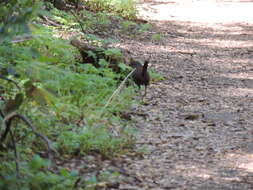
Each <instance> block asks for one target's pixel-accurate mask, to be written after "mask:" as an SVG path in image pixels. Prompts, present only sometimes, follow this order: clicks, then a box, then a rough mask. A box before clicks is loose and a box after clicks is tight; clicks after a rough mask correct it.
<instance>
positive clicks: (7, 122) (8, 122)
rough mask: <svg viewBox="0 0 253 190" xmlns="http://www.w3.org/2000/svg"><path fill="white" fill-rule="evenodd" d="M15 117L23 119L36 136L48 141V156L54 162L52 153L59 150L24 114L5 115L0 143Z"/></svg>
mask: <svg viewBox="0 0 253 190" xmlns="http://www.w3.org/2000/svg"><path fill="white" fill-rule="evenodd" d="M14 118H19V119H21V120H22V121H23V122H24V123H25V124H26V125H27V126H28V127H30V128H31V129H32V132H33V133H34V134H35V135H36V136H38V137H40V138H41V139H42V140H44V141H45V142H46V144H47V148H48V154H49V155H48V156H49V159H50V161H51V162H52V164H53V163H54V162H53V155H52V153H57V151H56V150H55V149H54V148H53V146H52V143H51V141H50V140H49V139H48V138H47V137H46V136H44V135H42V134H40V133H38V132H37V131H36V129H35V127H34V126H33V125H32V124H31V122H30V121H29V120H28V119H27V118H25V117H24V116H22V115H20V114H17V113H16V112H12V113H10V114H8V115H7V116H5V117H4V120H3V126H4V127H5V132H4V134H3V135H2V136H1V138H0V143H1V142H3V141H4V140H5V137H6V135H7V133H8V132H9V131H10V127H11V122H12V120H13V119H14Z"/></svg>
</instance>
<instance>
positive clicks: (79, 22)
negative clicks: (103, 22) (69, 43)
mask: <svg viewBox="0 0 253 190" xmlns="http://www.w3.org/2000/svg"><path fill="white" fill-rule="evenodd" d="M70 12H71V13H72V15H73V16H74V17H75V19H76V21H77V22H78V24H79V25H80V27H81V30H82V32H83V34H86V32H85V30H84V28H83V24H82V23H81V21H80V20H79V18H78V17H77V15H76V14H75V13H74V11H70Z"/></svg>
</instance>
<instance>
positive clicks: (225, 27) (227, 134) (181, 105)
mask: <svg viewBox="0 0 253 190" xmlns="http://www.w3.org/2000/svg"><path fill="white" fill-rule="evenodd" d="M141 7H142V8H141V10H142V11H141V14H142V15H143V17H144V18H148V19H150V20H159V21H153V22H154V23H156V26H157V27H158V29H159V30H160V32H161V35H162V40H161V41H160V42H159V43H155V42H151V41H150V40H142V41H139V42H137V41H129V42H127V43H126V44H122V46H125V47H127V48H129V49H131V50H132V52H136V56H138V55H141V57H142V58H145V57H148V55H149V54H151V55H152V66H151V67H152V68H154V69H155V70H157V71H158V72H160V73H161V74H162V75H164V76H165V77H166V79H165V80H164V81H161V82H159V83H155V84H152V85H151V87H150V90H149V91H148V95H147V97H146V99H145V100H146V102H148V105H143V106H141V107H139V108H138V110H136V112H142V113H144V115H145V117H143V116H135V120H136V122H137V126H138V128H139V129H140V135H139V138H138V147H139V148H145V150H146V151H147V153H146V154H145V155H144V156H143V158H141V159H140V158H136V159H135V160H131V161H129V162H127V163H126V164H125V165H124V168H125V170H127V171H128V173H129V174H132V175H135V176H136V178H135V179H134V180H132V181H131V182H125V183H122V184H121V185H120V187H118V188H117V189H128V190H130V189H138V190H141V189H145V190H151V189H154V190H159V189H161V190H162V189H187V190H188V189H198V190H209V189H212V190H213V189H215V190H225V189H233V190H235V189H238V190H250V189H253V142H252V134H253V114H252V113H253V42H252V41H253V11H252V10H253V2H250V1H241V2H240V1H219V0H217V1H212V0H209V1H204V0H192V1H186V0H185V1H173V0H172V1H165V0H160V1H158V0H157V1H155V0H153V1H152V0H150V1H148V2H147V1H146V3H144V4H143V5H142V6H141ZM200 7H201V9H200ZM250 9H251V11H250Z"/></svg>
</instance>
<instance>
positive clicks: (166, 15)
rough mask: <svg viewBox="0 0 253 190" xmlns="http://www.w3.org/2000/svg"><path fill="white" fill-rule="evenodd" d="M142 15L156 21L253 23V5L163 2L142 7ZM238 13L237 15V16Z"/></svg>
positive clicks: (248, 3) (208, 1)
mask: <svg viewBox="0 0 253 190" xmlns="http://www.w3.org/2000/svg"><path fill="white" fill-rule="evenodd" d="M139 10H140V15H141V16H144V17H147V18H152V19H154V20H159V21H162V20H178V21H192V22H203V23H224V22H226V23H230V22H249V23H252V22H253V11H252V10H253V3H252V2H247V1H243V2H240V1H230V2H217V1H210V0H205V1H203V0H202V1H191V0H183V1H176V0H174V1H171V0H167V1H166V0H163V1H159V2H157V3H153V4H152V3H150V4H148V3H147V4H146V5H145V6H144V7H140V8H139ZM235 13H236V14H235Z"/></svg>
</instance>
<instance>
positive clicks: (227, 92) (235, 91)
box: [218, 87, 253, 97]
mask: <svg viewBox="0 0 253 190" xmlns="http://www.w3.org/2000/svg"><path fill="white" fill-rule="evenodd" d="M218 94H219V95H220V96H223V97H231V96H234V97H245V96H247V97H253V89H252V88H235V87H229V88H226V89H223V90H220V91H219V92H218Z"/></svg>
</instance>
